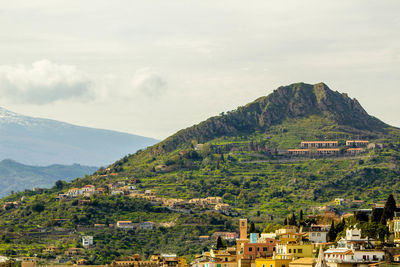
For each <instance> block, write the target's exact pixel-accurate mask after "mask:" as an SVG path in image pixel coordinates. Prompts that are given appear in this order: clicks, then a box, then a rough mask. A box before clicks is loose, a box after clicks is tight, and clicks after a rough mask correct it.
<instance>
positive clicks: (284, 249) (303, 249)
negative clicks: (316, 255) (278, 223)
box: [276, 244, 313, 258]
mask: <svg viewBox="0 0 400 267" xmlns="http://www.w3.org/2000/svg"><path fill="white" fill-rule="evenodd" d="M276 253H277V254H281V255H292V256H293V257H295V258H312V257H313V245H312V244H278V245H277V246H276Z"/></svg>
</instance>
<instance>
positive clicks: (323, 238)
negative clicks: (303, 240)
mask: <svg viewBox="0 0 400 267" xmlns="http://www.w3.org/2000/svg"><path fill="white" fill-rule="evenodd" d="M328 228H329V227H328V226H326V225H311V227H310V230H309V232H308V239H309V240H310V241H311V242H313V243H326V242H327V234H328V230H329V229H328Z"/></svg>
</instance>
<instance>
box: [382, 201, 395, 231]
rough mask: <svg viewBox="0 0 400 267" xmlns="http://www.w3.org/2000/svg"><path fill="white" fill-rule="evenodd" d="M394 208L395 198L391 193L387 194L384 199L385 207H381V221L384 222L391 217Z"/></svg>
mask: <svg viewBox="0 0 400 267" xmlns="http://www.w3.org/2000/svg"><path fill="white" fill-rule="evenodd" d="M395 210H396V200H394V197H393V195H392V194H390V195H389V196H388V199H387V200H386V203H385V207H384V208H383V214H382V218H381V223H382V224H386V220H391V219H393V216H394V212H395Z"/></svg>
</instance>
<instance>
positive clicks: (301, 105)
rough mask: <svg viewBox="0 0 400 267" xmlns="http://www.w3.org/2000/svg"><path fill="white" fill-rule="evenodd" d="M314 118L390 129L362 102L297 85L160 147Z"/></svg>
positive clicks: (316, 87) (321, 85)
mask: <svg viewBox="0 0 400 267" xmlns="http://www.w3.org/2000/svg"><path fill="white" fill-rule="evenodd" d="M311 115H319V116H323V117H325V118H327V119H331V120H333V121H335V122H336V123H337V124H339V125H345V126H349V127H353V128H355V129H359V130H369V131H381V130H382V129H383V128H386V127H388V125H386V124H385V123H383V122H382V121H380V120H378V119H376V118H374V117H372V116H370V115H368V113H367V112H366V111H365V110H364V109H363V107H362V106H361V105H360V104H359V102H358V101H357V100H356V99H351V98H349V97H348V95H347V94H341V93H339V92H334V91H332V90H331V89H329V88H328V86H327V85H325V84H324V83H319V84H315V85H311V84H305V83H297V84H292V85H289V86H282V87H279V88H278V89H276V90H274V91H273V93H272V94H270V95H268V96H265V97H261V98H259V99H257V100H255V101H254V102H252V103H249V104H247V105H246V106H244V107H239V108H238V109H236V110H234V111H231V112H228V113H226V114H225V115H223V116H216V117H212V118H210V119H208V120H206V121H204V122H202V123H200V124H198V125H194V126H192V127H190V128H187V129H184V130H181V131H179V132H178V133H176V134H175V135H173V136H171V137H169V138H167V139H166V140H165V141H163V142H161V143H160V145H159V146H161V147H162V149H164V150H166V151H171V150H173V149H175V148H176V147H177V146H178V145H179V144H183V143H189V142H190V141H192V140H193V139H195V140H197V141H199V142H207V141H209V140H211V139H213V138H216V137H221V136H235V135H242V134H246V135H247V134H251V133H254V132H256V131H261V132H265V131H266V130H268V129H269V128H270V127H271V126H273V125H277V124H280V123H282V122H284V121H285V120H287V119H290V118H292V119H296V118H303V117H308V116H311Z"/></svg>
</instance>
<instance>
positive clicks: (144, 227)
mask: <svg viewBox="0 0 400 267" xmlns="http://www.w3.org/2000/svg"><path fill="white" fill-rule="evenodd" d="M139 227H140V229H142V230H154V229H155V228H156V224H155V223H153V222H149V221H148V222H142V223H140V224H139Z"/></svg>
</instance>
